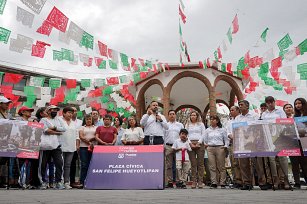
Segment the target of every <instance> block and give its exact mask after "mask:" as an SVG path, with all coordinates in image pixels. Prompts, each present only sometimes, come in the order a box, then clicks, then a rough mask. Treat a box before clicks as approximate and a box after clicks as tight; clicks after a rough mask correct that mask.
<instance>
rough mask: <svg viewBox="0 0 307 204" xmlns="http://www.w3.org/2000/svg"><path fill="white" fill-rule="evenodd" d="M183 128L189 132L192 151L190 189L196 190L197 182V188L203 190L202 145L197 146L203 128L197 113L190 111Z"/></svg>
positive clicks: (203, 152) (203, 149)
mask: <svg viewBox="0 0 307 204" xmlns="http://www.w3.org/2000/svg"><path fill="white" fill-rule="evenodd" d="M185 128H186V129H187V130H188V132H189V140H190V141H191V143H192V151H189V152H188V153H189V158H190V162H191V171H192V177H191V180H192V186H191V187H192V188H196V183H197V181H198V188H203V185H204V184H203V177H204V169H205V167H204V154H205V148H204V145H199V146H197V143H198V141H199V140H200V139H201V138H202V135H203V134H204V132H205V126H204V124H203V122H202V120H201V117H200V114H199V113H198V112H197V111H192V112H191V113H190V117H189V119H188V122H187V124H186V125H185Z"/></svg>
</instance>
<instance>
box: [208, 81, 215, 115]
mask: <svg viewBox="0 0 307 204" xmlns="http://www.w3.org/2000/svg"><path fill="white" fill-rule="evenodd" d="M209 109H210V115H215V114H216V113H217V111H216V97H215V89H214V87H212V88H211V89H210V90H209Z"/></svg>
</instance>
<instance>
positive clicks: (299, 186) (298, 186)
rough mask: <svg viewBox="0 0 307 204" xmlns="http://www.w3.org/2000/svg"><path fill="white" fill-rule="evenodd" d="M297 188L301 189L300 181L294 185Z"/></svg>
mask: <svg viewBox="0 0 307 204" xmlns="http://www.w3.org/2000/svg"><path fill="white" fill-rule="evenodd" d="M293 187H294V188H295V189H301V184H299V183H296V184H294V186H293Z"/></svg>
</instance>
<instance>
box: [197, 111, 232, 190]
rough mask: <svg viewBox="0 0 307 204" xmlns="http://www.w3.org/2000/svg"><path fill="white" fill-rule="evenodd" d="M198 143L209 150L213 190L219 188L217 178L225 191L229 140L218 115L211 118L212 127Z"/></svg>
mask: <svg viewBox="0 0 307 204" xmlns="http://www.w3.org/2000/svg"><path fill="white" fill-rule="evenodd" d="M198 143H199V144H204V145H205V147H207V148H208V160H209V170H210V176H211V188H217V184H218V181H217V179H216V178H219V179H220V181H219V183H220V185H221V188H222V189H224V188H225V184H226V167H225V157H226V150H227V147H228V145H229V140H228V136H227V131H226V129H225V128H223V127H222V123H221V121H220V118H219V117H218V116H217V115H213V116H210V127H209V128H207V129H206V130H205V133H204V137H203V138H202V139H200V140H199V142H198Z"/></svg>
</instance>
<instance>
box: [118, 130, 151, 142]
mask: <svg viewBox="0 0 307 204" xmlns="http://www.w3.org/2000/svg"><path fill="white" fill-rule="evenodd" d="M144 137H145V135H144V132H143V129H142V128H141V127H135V128H134V129H133V130H132V129H131V128H129V129H125V131H124V133H123V136H122V138H121V140H122V141H124V140H126V141H136V142H138V141H140V140H142V139H143V138H144Z"/></svg>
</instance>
